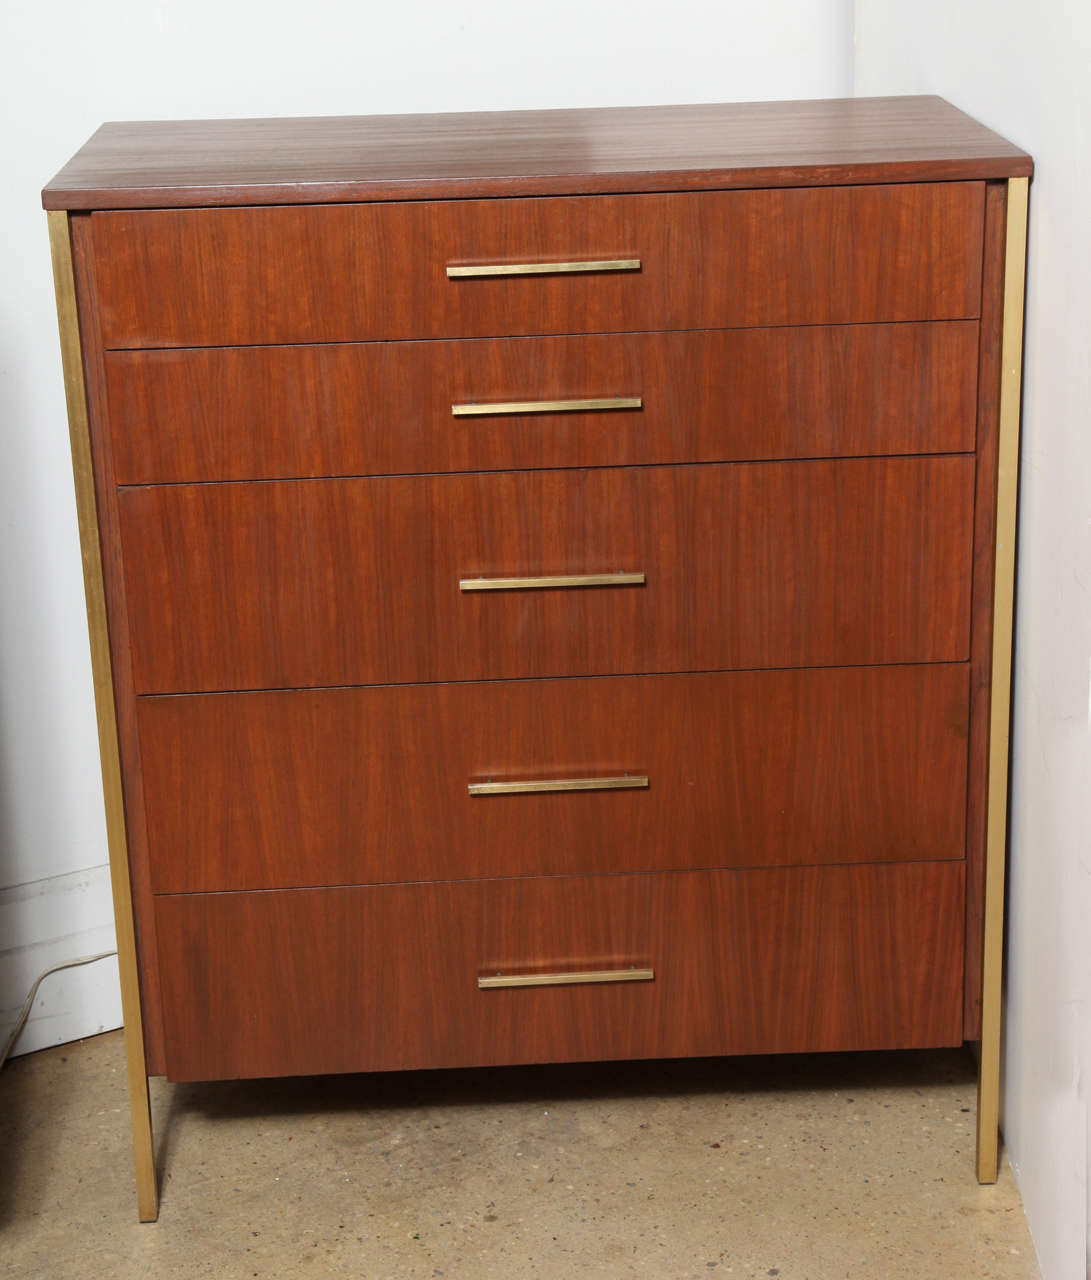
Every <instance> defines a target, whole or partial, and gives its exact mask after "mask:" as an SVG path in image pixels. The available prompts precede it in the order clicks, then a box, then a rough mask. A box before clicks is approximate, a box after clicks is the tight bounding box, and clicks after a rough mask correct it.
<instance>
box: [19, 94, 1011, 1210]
mask: <svg viewBox="0 0 1091 1280" xmlns="http://www.w3.org/2000/svg"><path fill="white" fill-rule="evenodd" d="M1030 172H1031V164H1030V160H1029V158H1028V157H1027V156H1026V155H1025V154H1023V153H1022V152H1020V151H1019V150H1017V149H1016V148H1015V147H1013V146H1011V145H1010V144H1008V143H1006V142H1004V141H1003V140H1002V139H1000V138H998V137H997V136H996V135H995V134H993V133H991V132H990V131H988V130H987V129H985V128H983V127H982V126H980V125H978V124H976V123H975V122H973V121H972V120H970V119H969V118H967V117H966V116H964V115H962V114H961V113H960V112H958V111H956V110H955V109H954V108H953V107H951V106H949V105H948V104H946V103H944V102H942V101H941V100H939V99H934V98H907V99H878V100H857V101H840V102H812V103H766V104H755V105H749V106H743V105H735V106H697V107H680V108H644V109H632V110H614V109H608V110H587V111H549V112H516V113H510V114H503V115H491V114H490V115H486V114H477V115H450V116H412V117H375V118H357V119H330V120H279V121H274V120H266V121H217V122H203V123H193V122H190V123H159V124H155V123H147V124H115V125H106V126H104V127H103V128H102V129H101V130H100V131H99V132H98V133H97V134H96V135H95V136H94V137H93V138H92V139H91V141H90V142H88V144H87V145H86V146H85V147H84V148H83V149H82V150H81V151H80V152H79V154H78V155H77V156H76V157H75V158H74V159H73V160H72V161H71V162H70V163H69V165H68V166H67V167H66V168H65V169H64V170H63V171H62V172H61V173H60V174H59V175H58V176H57V177H56V178H55V179H54V180H53V181H52V182H51V183H50V184H49V186H48V187H47V188H46V190H45V193H44V204H45V207H46V208H47V209H49V210H51V211H52V212H51V213H50V229H51V238H52V248H53V255H54V267H55V273H56V281H57V294H58V305H59V310H60V319H61V332H62V347H63V353H64V360H65V376H66V384H67V391H68V399H69V411H70V422H71V428H72V438H73V451H74V459H75V470H76V482H77V496H78V502H79V511H80V519H81V532H82V537H83V549H84V564H85V575H86V583H87V596H88V608H89V616H90V627H91V639H92V649H93V657H94V670H95V680H96V691H97V699H98V707H99V719H100V736H101V746H102V756H103V765H104V778H105V784H106V801H107V811H108V823H109V833H110V843H111V859H112V868H113V880H114V891H115V905H116V908H117V917H118V933H119V948H120V956H121V966H122V974H123V986H124V1001H125V1018H126V1025H127V1037H128V1039H127V1046H128V1055H129V1070H130V1086H131V1094H132V1099H133V1104H134V1132H135V1137H136V1152H137V1169H138V1190H139V1200H140V1212H141V1216H142V1217H143V1218H145V1219H148V1218H152V1217H154V1216H155V1213H156V1199H157V1198H156V1188H155V1182H154V1173H153V1164H152V1157H151V1151H152V1148H151V1132H150V1124H149V1119H148V1109H147V1076H148V1075H149V1074H151V1075H156V1074H165V1075H167V1076H169V1077H170V1078H171V1079H173V1080H211V1079H223V1078H233V1077H256V1076H272V1075H286V1074H310V1073H320V1072H351V1071H368V1070H390V1069H402V1068H405V1069H409V1068H421V1067H438V1066H465V1065H473V1064H504V1063H527V1062H555V1061H571V1060H588V1059H609V1058H634V1057H657V1056H664V1057H677V1056H686V1055H715V1054H736V1053H787V1052H805V1051H807V1052H809V1051H822V1050H854V1049H884V1048H887V1049H889V1048H918V1047H928V1046H941V1045H957V1044H961V1043H962V1042H963V1041H964V1040H970V1041H975V1040H979V1041H981V1045H982V1095H981V1107H980V1116H979V1123H980V1137H979V1152H978V1161H979V1163H978V1172H979V1176H980V1177H981V1178H982V1179H983V1180H988V1179H990V1178H992V1177H994V1176H995V1161H996V1111H995V1107H996V1078H995V1077H996V1069H997V1054H998V1043H999V1041H998V1036H999V1032H998V1016H999V940H1000V911H1001V905H1000V904H1001V901H1002V893H1003V853H1004V828H1005V812H1004V788H1005V782H1006V774H1007V722H1008V692H1009V679H1010V666H1009V663H1010V652H1009V646H1010V627H1011V589H1012V581H1011V580H1012V572H1013V561H1012V551H1013V547H1012V539H1013V532H1014V500H1015V467H1016V461H1017V443H1018V405H1019V364H1020V342H1021V326H1022V279H1023V256H1024V236H1025V217H1026V204H1027V200H1026V196H1027V183H1028V179H1029V175H1030Z"/></svg>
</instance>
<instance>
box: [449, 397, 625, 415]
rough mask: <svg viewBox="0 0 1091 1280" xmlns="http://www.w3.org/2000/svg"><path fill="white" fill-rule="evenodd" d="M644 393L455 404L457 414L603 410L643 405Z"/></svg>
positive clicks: (453, 411)
mask: <svg viewBox="0 0 1091 1280" xmlns="http://www.w3.org/2000/svg"><path fill="white" fill-rule="evenodd" d="M643 408H644V401H643V400H642V399H641V397H640V396H614V397H612V398H611V399H599V400H505V401H500V402H498V403H495V404H453V405H451V414H452V416H453V417H456V418H485V417H496V416H498V415H500V414H510V413H601V412H603V411H605V410H609V409H643Z"/></svg>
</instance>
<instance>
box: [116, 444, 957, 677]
mask: <svg viewBox="0 0 1091 1280" xmlns="http://www.w3.org/2000/svg"><path fill="white" fill-rule="evenodd" d="M973 482H974V461H973V457H972V456H968V455H962V454H956V455H948V456H944V457H929V458H882V459H848V460H842V461H836V462H780V463H749V464H736V465H721V466H698V467H648V468H605V469H601V470H572V471H523V472H502V473H494V474H463V475H454V476H422V477H415V476H413V477H396V478H389V479H353V480H300V481H285V482H268V483H263V484H225V485H169V486H161V487H148V488H130V489H122V490H120V491H119V512H120V519H121V537H122V546H123V551H124V560H125V566H126V575H127V584H128V599H129V619H130V633H131V638H132V649H133V673H134V680H135V685H136V689H137V691H138V692H140V693H181V692H199V691H211V690H231V689H257V688H280V687H295V686H317V685H342V684H373V683H388V682H403V681H422V680H428V681H431V680H480V679H504V678H508V677H522V676H547V675H607V674H620V673H626V672H657V671H702V670H714V669H722V668H745V667H788V666H825V665H842V664H844V665H852V664H866V663H878V662H890V663H894V662H949V661H964V660H965V659H966V658H967V657H968V646H969V613H970V570H971V562H972V518H973ZM619 572H629V573H633V572H643V573H644V574H645V575H646V583H645V585H643V586H624V587H587V588H578V589H553V590H535V591H470V592H463V591H460V589H459V583H460V581H461V580H462V579H472V578H476V577H486V578H488V577H504V578H506V577H510V576H517V575H529V576H538V575H543V574H545V575H548V574H561V575H563V574H611V573H619Z"/></svg>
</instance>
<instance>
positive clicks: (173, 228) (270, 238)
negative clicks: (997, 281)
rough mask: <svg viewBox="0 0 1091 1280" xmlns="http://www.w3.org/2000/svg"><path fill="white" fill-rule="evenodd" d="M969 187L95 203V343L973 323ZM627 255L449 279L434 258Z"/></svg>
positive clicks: (977, 189) (975, 208)
mask: <svg viewBox="0 0 1091 1280" xmlns="http://www.w3.org/2000/svg"><path fill="white" fill-rule="evenodd" d="M983 206H984V183H981V182H948V183H933V184H925V185H904V186H863V187H831V188H822V189H818V188H811V189H795V190H784V191H726V192H725V191H720V192H695V193H682V194H671V195H643V196H641V195H637V196H584V197H570V198H561V199H547V200H465V201H438V202H436V201H433V202H425V203H416V204H414V203H406V202H403V203H396V204H364V205H328V206H307V207H279V208H260V209H198V210H153V211H148V212H114V213H95V214H92V215H91V218H92V229H93V233H94V241H95V252H96V270H97V273H98V279H99V290H100V306H101V319H102V327H103V332H104V339H105V343H106V345H107V347H176V346H182V347H192V346H198V347H200V346H225V345H226V346H230V345H240V344H242V345H249V344H257V343H293V342H351V341H359V340H364V339H407V338H470V337H497V336H501V337H509V336H515V335H523V334H528V335H529V334H548V333H561V334H564V333H600V332H616V331H621V330H626V331H631V330H637V331H641V330H659V329H717V328H733V327H748V326H760V325H792V324H848V323H853V322H869V323H871V322H877V321H901V320H959V319H970V318H974V317H976V316H977V314H978V310H979V308H980V304H981V233H982V219H983ZM603 259H607V260H608V259H639V260H640V263H641V268H640V270H639V271H632V272H606V273H601V274H578V275H538V276H531V277H499V278H492V279H484V280H475V279H469V280H467V279H449V278H448V277H447V274H446V268H447V267H448V266H450V265H467V264H482V263H484V264H489V263H512V262H535V263H540V262H557V261H572V260H596V261H597V260H603Z"/></svg>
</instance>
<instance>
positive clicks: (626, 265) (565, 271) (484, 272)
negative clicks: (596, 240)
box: [447, 258, 640, 280]
mask: <svg viewBox="0 0 1091 1280" xmlns="http://www.w3.org/2000/svg"><path fill="white" fill-rule="evenodd" d="M639 270H640V259H639V258H606V259H599V260H596V261H594V262H486V263H482V264H481V265H480V266H476V267H448V268H447V279H448V280H480V279H484V278H485V277H487V276H577V275H587V274H588V273H590V272H599V271H639Z"/></svg>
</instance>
